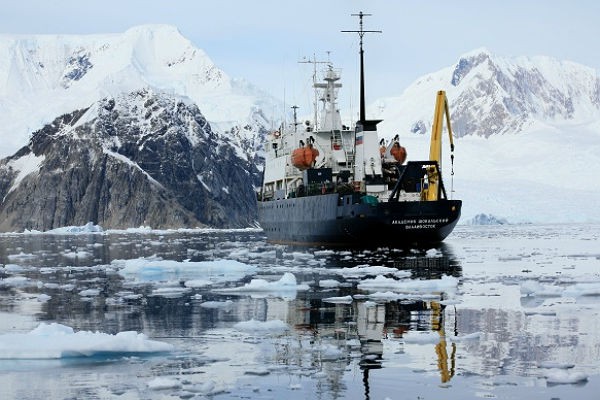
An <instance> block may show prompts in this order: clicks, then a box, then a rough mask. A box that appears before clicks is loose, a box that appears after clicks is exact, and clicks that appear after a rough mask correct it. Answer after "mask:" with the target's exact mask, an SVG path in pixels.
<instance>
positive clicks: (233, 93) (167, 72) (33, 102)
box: [0, 25, 280, 157]
mask: <svg viewBox="0 0 600 400" xmlns="http://www.w3.org/2000/svg"><path fill="white" fill-rule="evenodd" d="M142 88H152V89H154V90H156V91H162V92H165V93H168V94H174V95H178V96H186V97H189V98H190V99H192V100H193V101H194V102H195V103H196V104H197V105H198V107H199V108H200V110H201V111H202V113H203V114H204V115H205V116H206V118H207V119H208V121H209V122H210V123H211V126H212V128H213V130H214V131H215V132H216V133H223V134H226V135H227V136H229V137H230V139H231V140H234V141H236V142H237V143H238V144H239V147H240V148H241V149H246V150H250V152H252V151H254V150H255V149H256V146H257V144H258V142H260V136H261V134H262V133H263V132H262V131H263V130H264V128H265V127H268V126H270V125H271V123H270V121H268V120H267V118H266V117H265V115H264V113H263V111H262V110H265V109H267V110H269V112H270V113H272V110H274V109H277V107H280V103H279V102H278V101H277V100H275V99H273V98H271V97H270V96H268V95H266V94H265V93H264V92H262V91H261V90H259V89H257V88H255V87H253V86H252V85H251V84H250V83H248V82H245V81H240V80H235V79H231V78H230V77H228V76H227V74H226V73H225V72H223V71H221V70H220V69H219V68H217V67H216V66H215V65H214V64H213V62H212V61H211V60H210V58H209V57H208V56H207V55H206V54H205V53H204V52H203V51H202V50H201V49H199V48H197V47H196V46H194V45H193V44H192V43H191V42H190V41H189V40H187V39H186V38H184V37H183V36H182V35H181V34H180V33H179V31H178V30H177V29H176V28H175V27H172V26H168V25H144V26H138V27H134V28H131V29H129V30H128V31H126V32H124V33H122V34H103V35H0V138H1V139H2V140H1V143H2V145H1V146H0V157H5V156H7V155H10V154H12V153H13V152H14V151H16V150H17V149H19V148H21V147H22V146H23V145H24V144H25V143H27V141H28V139H29V136H30V134H31V133H32V132H34V131H36V130H38V129H41V128H42V127H43V126H44V125H45V124H47V123H50V122H51V121H53V120H54V119H55V118H56V117H57V116H59V115H62V114H64V113H69V112H72V111H73V110H78V109H82V108H87V107H89V106H90V105H91V104H92V103H94V102H96V101H98V100H100V99H102V98H105V97H111V96H112V97H114V96H118V95H119V94H120V93H128V92H131V91H135V90H139V89H142Z"/></svg>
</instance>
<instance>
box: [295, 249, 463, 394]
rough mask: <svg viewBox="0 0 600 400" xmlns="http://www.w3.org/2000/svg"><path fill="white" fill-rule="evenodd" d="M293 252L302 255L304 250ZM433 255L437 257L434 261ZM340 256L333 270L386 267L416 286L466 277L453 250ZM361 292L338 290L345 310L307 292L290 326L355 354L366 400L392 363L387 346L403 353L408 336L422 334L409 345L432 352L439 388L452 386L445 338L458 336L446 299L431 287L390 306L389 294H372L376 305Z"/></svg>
mask: <svg viewBox="0 0 600 400" xmlns="http://www.w3.org/2000/svg"><path fill="white" fill-rule="evenodd" d="M295 250H297V251H301V250H302V248H301V247H297V248H295ZM305 250H307V251H311V249H305ZM432 252H433V253H434V254H435V256H431V254H432ZM336 256H337V257H332V258H330V260H329V263H330V264H331V265H332V266H335V265H337V264H342V263H343V264H345V265H346V267H347V268H349V269H352V268H353V267H357V266H359V267H360V265H365V264H367V265H377V266H388V267H391V268H394V269H396V270H397V271H399V272H402V273H403V274H402V276H405V277H407V278H410V280H411V281H412V282H414V281H415V280H417V281H419V280H438V279H441V278H442V277H443V276H451V277H455V278H460V277H461V275H462V268H461V266H460V264H459V262H458V261H457V259H456V258H455V256H454V254H453V253H452V250H451V247H450V246H449V245H447V244H445V243H440V244H438V245H437V246H436V247H435V248H427V249H416V248H412V249H406V250H399V249H387V248H383V249H378V250H376V251H367V252H366V253H365V252H364V251H362V252H361V251H357V250H348V251H343V250H340V251H337V252H336ZM333 268H335V267H333ZM392 274H393V273H392ZM369 277H372V276H369V275H367V276H363V279H369ZM321 279H323V277H321ZM357 286H358V287H357ZM359 287H360V285H354V284H353V285H348V286H346V287H345V289H339V292H338V294H337V296H338V298H339V299H340V300H338V301H340V302H341V303H343V304H334V303H335V302H336V299H335V298H333V299H331V298H330V300H328V299H327V297H328V295H330V294H331V293H327V292H306V297H305V296H304V295H303V294H299V298H298V299H297V300H296V307H297V309H296V312H295V313H293V312H292V313H290V314H289V315H291V316H292V320H291V321H288V322H290V324H292V325H293V326H294V328H295V329H296V330H298V331H305V332H308V331H310V332H311V333H312V334H313V335H314V336H315V337H318V338H319V340H326V339H331V340H333V341H334V342H337V343H338V346H342V347H343V346H344V345H345V346H347V347H348V348H349V349H348V351H349V353H350V354H351V353H352V352H353V351H357V352H358V354H355V356H356V357H357V358H358V362H357V365H358V366H359V368H360V371H361V373H362V383H363V386H364V398H365V399H369V398H370V380H369V374H370V371H372V370H377V369H381V368H384V367H385V365H386V358H389V357H386V354H385V348H386V347H387V348H388V349H391V348H393V347H394V346H390V345H387V346H386V345H384V342H385V343H393V342H395V344H396V346H399V347H401V346H402V344H403V342H404V339H405V338H406V337H407V335H408V334H409V333H410V332H414V333H423V334H424V335H423V337H422V338H420V336H419V335H417V336H416V337H415V339H410V341H411V342H412V340H416V343H419V342H421V344H422V345H424V346H425V347H428V348H430V350H431V354H430V356H431V358H432V359H433V358H435V359H436V364H437V369H438V371H439V375H440V381H441V383H442V384H445V383H447V382H449V381H450V380H451V379H452V377H453V376H454V373H455V369H456V343H454V342H450V343H447V341H446V337H447V335H458V332H457V326H456V310H455V308H454V306H452V305H449V306H447V305H445V304H444V303H445V301H446V300H447V294H446V293H445V292H444V291H443V290H440V289H439V288H436V287H435V285H433V286H430V290H426V291H425V292H420V293H418V292H415V291H408V292H407V293H406V297H403V296H402V295H397V296H392V297H396V298H394V299H387V300H386V299H385V298H384V297H385V296H386V295H385V294H383V295H382V294H379V296H378V295H377V294H374V295H373V297H372V298H374V299H375V301H373V300H371V297H370V296H369V294H368V292H365V291H363V290H361V289H360V288H359ZM416 287H420V286H419V285H416ZM388 295H389V292H388ZM343 296H352V298H353V300H352V301H351V302H350V301H349V300H348V301H344V299H343ZM332 302H333V303H332ZM447 307H449V308H450V309H452V310H453V312H451V313H450V316H451V317H453V318H454V320H453V322H452V323H451V325H450V326H451V328H452V331H451V332H446V330H447V327H448V326H449V325H448V323H447V321H446V318H447V317H446V308H447ZM298 318H300V320H298ZM432 333H434V335H432ZM388 356H389V355H388Z"/></svg>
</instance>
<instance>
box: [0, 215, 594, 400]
mask: <svg viewBox="0 0 600 400" xmlns="http://www.w3.org/2000/svg"><path fill="white" fill-rule="evenodd" d="M599 237H600V227H598V226H597V225H578V226H504V227H459V228H457V230H456V231H455V232H454V233H453V234H452V236H451V237H450V238H449V239H448V240H447V241H446V242H445V243H444V244H443V245H440V246H438V247H436V248H424V249H417V248H413V249H388V248H382V249H372V250H364V251H359V250H344V249H323V248H306V247H289V246H280V245H271V244H268V243H266V241H265V238H264V236H263V235H262V233H261V232H259V231H236V232H231V231H227V232H220V231H191V232H145V233H102V234H76V235H51V234H33V235H22V234H5V235H2V236H0V264H2V269H0V278H1V279H2V280H1V281H0V323H1V325H0V334H5V333H26V332H29V331H31V330H32V329H34V328H35V327H36V326H38V324H39V323H40V322H47V323H52V322H56V323H60V324H63V325H67V326H70V327H72V328H73V329H75V330H76V331H80V330H84V331H91V332H103V333H110V334H116V333H118V332H123V331H137V332H142V333H144V334H145V335H147V336H148V337H150V338H152V339H154V340H158V341H164V342H168V343H170V344H173V345H174V346H175V349H176V350H175V351H174V352H172V353H168V354H159V355H154V356H148V357H144V356H140V355H135V356H132V355H131V354H123V355H116V356H115V355H112V356H111V357H108V358H107V357H92V358H86V357H76V358H61V359H55V360H31V359H4V360H0V397H1V398H2V399H13V398H14V399H40V398H46V399H75V398H77V399H84V398H85V399H88V398H98V399H105V398H106V399H110V398H114V399H154V398H156V399H179V398H181V399H189V398H196V399H200V398H215V399H228V398H259V399H280V398H290V399H295V398H302V399H307V398H310V399H312V398H314V399H388V398H389V399H438V398H447V399H468V398H482V397H483V398H535V399H537V398H539V399H551V398H560V399H587V398H589V399H593V398H597V393H598V390H599V389H600V384H599V379H598V374H600V330H599V329H598V328H599V325H600V318H599V316H598V313H599V312H600V268H599V267H600V247H599V246H598V243H599V242H598V239H599ZM126 260H129V261H132V260H135V261H136V262H137V264H141V265H143V264H144V263H145V262H146V263H148V264H149V265H152V269H151V270H148V269H144V270H143V273H137V274H136V273H132V274H129V275H128V274H124V273H123V269H124V266H126V265H129V264H127V261H126ZM161 260H162V261H165V266H167V265H168V266H171V267H173V266H175V269H173V268H171V269H170V270H169V271H167V269H168V268H167V267H165V269H163V268H161V264H160V261H161ZM215 260H235V261H237V262H239V263H241V264H243V265H248V266H251V267H254V269H253V270H252V272H251V273H237V274H236V273H234V274H231V273H230V272H229V271H225V270H219V268H218V267H215V268H213V269H211V272H210V276H206V271H205V270H201V269H198V270H197V271H195V270H193V269H192V270H191V271H190V270H189V269H185V268H178V266H181V267H184V266H186V265H188V264H189V263H196V262H208V263H210V262H214V261H215ZM166 261H168V263H166ZM374 267H386V268H388V269H381V270H380V272H377V271H378V270H377V269H375V268H374ZM138 272H139V271H138ZM289 274H293V276H294V277H295V279H296V282H297V284H298V286H297V287H296V288H295V289H290V287H289V286H285V285H283V284H282V285H279V286H278V285H277V284H275V283H276V282H278V281H279V280H280V279H282V277H284V276H288V277H289ZM377 276H379V278H377ZM442 278H443V279H442ZM203 279H208V280H209V281H210V284H198V282H199V281H202V280H203ZM252 280H255V281H254V283H257V282H263V283H265V282H266V283H273V286H265V285H263V286H257V287H258V288H260V289H259V290H255V291H250V290H245V291H238V290H236V288H240V287H248V286H247V285H249V284H251V282H252ZM259 280H260V281H259ZM191 282H196V284H191ZM186 283H187V285H186ZM244 285H246V286H244ZM272 321H277V322H279V323H280V324H279V325H269V324H268V322H272ZM240 323H248V324H247V325H244V324H240ZM282 326H283V327H284V329H281V327H282ZM0 343H1V340H0ZM561 374H562V375H561ZM561 377H562V379H560V378H561ZM157 378H160V379H162V381H161V380H157ZM561 380H562V382H560V381H561Z"/></svg>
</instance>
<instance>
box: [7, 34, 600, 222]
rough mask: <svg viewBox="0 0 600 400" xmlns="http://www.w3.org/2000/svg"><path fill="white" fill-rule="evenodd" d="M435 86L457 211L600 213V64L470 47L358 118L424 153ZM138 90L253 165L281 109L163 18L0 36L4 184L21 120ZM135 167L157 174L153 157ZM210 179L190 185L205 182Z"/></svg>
mask: <svg viewBox="0 0 600 400" xmlns="http://www.w3.org/2000/svg"><path fill="white" fill-rule="evenodd" d="M367 85H368V81H367ZM438 90H445V91H446V92H447V95H448V99H449V103H450V112H451V114H452V122H453V128H454V132H455V135H456V136H457V140H456V161H455V163H454V172H455V173H456V175H455V176H454V177H453V176H452V175H451V173H450V172H451V171H450V167H451V166H450V163H449V162H448V161H449V160H447V159H445V160H444V162H443V167H444V172H445V179H446V186H447V188H448V189H454V192H455V193H454V197H456V198H461V199H463V200H464V208H463V218H462V221H463V222H468V221H470V220H473V221H474V222H476V220H474V219H473V218H475V217H476V216H477V215H480V214H486V215H487V216H489V218H488V219H490V220H491V219H496V220H502V221H504V220H506V221H507V222H509V223H514V222H574V221H600V208H598V207H595V206H594V205H595V204H598V203H600V185H598V184H597V181H598V179H597V176H596V172H595V170H596V167H597V166H598V165H600V79H599V78H598V73H597V71H595V70H594V69H592V68H588V67H585V66H582V65H578V64H575V63H572V62H566V61H558V60H554V59H550V58H547V57H519V58H503V57H498V56H495V55H493V54H492V53H490V52H489V51H488V50H486V49H478V50H475V51H473V52H470V53H468V54H465V55H463V56H461V57H459V59H458V61H457V62H456V63H455V65H452V66H450V67H448V68H445V69H443V70H441V71H438V72H435V73H432V74H429V75H426V76H424V77H422V78H420V79H418V80H417V81H416V82H415V83H414V84H413V85H411V86H410V87H408V88H407V89H406V90H405V91H404V92H403V93H402V94H401V95H400V96H398V97H393V98H384V99H380V100H377V101H376V102H374V103H373V104H371V105H370V106H369V107H368V109H367V116H368V118H372V119H375V118H377V119H383V120H384V121H383V122H382V123H380V124H379V126H378V128H379V131H380V133H381V134H382V135H383V136H385V137H387V138H391V137H392V136H394V135H396V134H399V135H400V139H401V141H402V143H403V145H405V146H406V147H407V148H408V158H409V159H413V160H416V159H425V158H426V157H427V156H428V154H429V152H428V146H429V137H428V134H429V132H430V129H431V121H432V117H433V108H434V100H435V94H436V92H437V91H438ZM140 91H141V92H147V93H152V97H153V98H155V100H153V101H154V102H155V103H160V102H166V103H169V104H171V103H173V104H178V103H179V102H180V100H177V99H181V98H187V99H190V101H189V102H188V101H187V100H181V102H183V103H184V104H188V103H195V104H196V105H197V106H198V108H199V112H201V114H202V115H203V118H206V120H207V122H208V128H209V129H210V132H212V134H214V138H213V139H211V140H210V141H209V142H207V144H209V145H211V146H212V145H213V144H214V145H215V147H211V152H210V154H211V157H212V156H213V155H216V154H220V153H219V151H220V150H219V149H223V148H227V149H229V150H228V152H233V153H235V156H236V158H237V159H239V160H238V161H239V162H241V163H242V164H244V163H246V164H244V165H246V167H243V168H246V170H245V171H246V172H247V173H249V174H251V175H252V174H255V173H256V171H253V170H252V168H254V167H253V166H256V165H257V164H260V160H258V158H257V157H258V156H257V154H260V146H261V144H262V140H263V138H264V135H265V133H266V130H267V128H268V127H270V126H271V125H273V124H272V122H271V121H269V120H268V118H267V117H266V116H265V113H264V112H263V110H269V114H273V113H274V114H275V115H280V114H282V113H280V112H278V111H273V110H281V109H282V104H281V102H279V101H278V100H275V99H272V98H271V97H269V96H268V95H266V94H265V93H263V92H262V91H261V90H259V89H257V88H255V87H253V86H252V85H251V84H250V83H248V82H245V81H241V80H234V79H231V78H230V77H228V76H227V74H226V73H225V72H224V71H221V70H220V69H218V68H217V67H216V66H215V65H214V64H213V63H212V61H211V60H210V59H209V57H208V56H207V55H206V54H205V53H204V52H203V51H202V50H201V49H199V48H197V47H195V46H194V45H193V44H192V43H190V42H189V41H188V40H187V39H185V38H184V37H183V36H182V35H181V34H180V33H179V32H178V31H177V29H176V28H174V27H171V26H166V25H147V26H139V27H135V28H132V29H130V30H128V31H126V32H125V33H122V34H110V35H83V36H65V35H0V139H1V141H0V143H1V145H0V157H6V156H11V157H10V158H9V159H8V160H7V162H6V163H5V164H3V165H4V168H5V170H6V171H5V172H6V174H5V175H4V177H3V179H4V181H2V182H0V183H1V184H2V185H4V186H5V189H6V192H4V195H3V196H10V195H12V194H13V192H15V190H16V189H15V188H16V187H17V186H19V185H17V186H15V185H16V184H17V183H24V182H25V181H24V180H20V179H24V178H25V177H33V175H34V174H32V172H34V171H38V170H39V171H42V169H43V168H42V167H43V166H42V164H36V163H35V161H36V160H38V161H39V160H40V159H39V157H38V155H37V154H38V153H36V152H35V151H33V149H32V148H31V149H30V151H29V152H27V150H22V151H19V152H18V153H15V152H17V150H19V149H21V148H22V147H23V146H27V147H30V146H31V143H30V142H29V139H30V136H31V134H32V132H38V133H39V131H42V132H44V131H54V130H60V129H62V128H60V129H59V128H58V127H53V125H52V121H55V119H56V118H57V117H58V116H61V115H65V114H66V115H75V114H77V115H79V113H81V111H80V110H88V109H90V110H91V109H95V108H97V106H95V105H94V104H98V103H97V102H99V101H108V100H106V99H120V98H121V97H122V96H130V95H131V94H132V93H140ZM101 99H105V100H101ZM117 103H118V102H117ZM166 103H165V104H166ZM90 107H91V108H90ZM144 107H145V106H144ZM138 108H139V110H142V108H141V106H140V107H138ZM125 109H127V110H129V111H128V112H127V114H128V115H137V116H136V117H135V118H130V119H129V122H131V123H132V124H134V123H139V124H140V127H138V129H140V132H142V133H143V134H144V135H148V134H149V133H150V131H148V130H146V128H144V126H145V125H144V124H145V122H144V118H141V119H140V118H138V117H139V115H138V114H136V112H137V111H136V110H133V109H131V110H130V109H129V108H127V107H125ZM88 112H89V111H88ZM86 115H87V114H86ZM163 115H164V116H165V118H166V119H165V120H164V121H162V124H168V123H172V122H173V121H171V120H170V119H169V118H170V115H171V114H169V113H167V114H163ZM86 118H87V117H86ZM98 118H100V117H98ZM60 120H62V119H59V121H60ZM99 120H102V119H101V118H100V119H99ZM46 124H50V125H46ZM120 124H121V126H125V125H127V124H125V122H123V121H121V122H120ZM67 125H68V124H67ZM128 126H129V125H128ZM72 128H73V127H71V128H69V127H67V128H66V130H60V131H61V132H62V133H61V135H59V136H62V137H65V138H67V139H68V141H69V143H72V141H71V140H72V139H74V138H70V137H69V135H67V134H66V133H67V132H79V131H77V130H74V129H72ZM131 129H134V128H133V127H131ZM77 134H78V135H80V133H77ZM142 136H143V135H142ZM35 137H37V138H39V135H38V136H36V135H34V138H35ZM53 137H54V136H53ZM147 139H150V137H148V138H147ZM154 139H157V138H153V140H154ZM144 140H146V139H144ZM27 143H29V145H27ZM135 143H137V139H136V141H135ZM218 143H227V145H226V146H225V147H223V146H221V145H219V144H218ZM127 146H133V145H132V144H130V145H127ZM127 146H126V147H127ZM75 147H77V146H75ZM100 147H102V146H100ZM133 147H135V146H133ZM133 147H127V148H126V149H125V148H119V149H120V150H115V149H112V150H111V151H112V152H113V153H115V154H117V153H118V154H121V156H124V158H122V159H120V160H121V162H122V163H124V164H126V165H131V163H132V162H133V164H136V165H138V166H139V165H141V164H139V160H137V159H135V157H134V156H135V154H133V153H131V151H130V150H131V149H133ZM117 148H118V146H117ZM31 154H34V155H35V157H34V156H31ZM188 155H189V154H188ZM65 156H66V155H65ZM446 156H447V152H446ZM23 157H30V158H31V159H27V158H23ZM119 157H120V156H118V157H113V159H111V160H112V161H113V162H115V160H118V159H119ZM19 160H21V161H19ZM215 160H216V158H215ZM73 162H75V161H73ZM236 162H237V161H236ZM242 164H236V165H238V166H240V167H241V165H242ZM19 171H20V172H19ZM142 171H143V172H144V173H145V174H148V175H149V176H150V177H152V178H153V179H155V180H156V181H158V182H160V180H159V179H158V178H156V176H154V175H153V172H152V170H151V169H149V170H147V169H142ZM190 171H196V170H193V169H191V170H190ZM155 172H156V171H155ZM188 172H189V171H187V172H185V174H188ZM224 174H225V175H224V176H227V174H228V172H224ZM186 176H187V175H186ZM190 176H192V175H190ZM205 178H206V179H205ZM208 178H209V177H203V179H202V180H200V179H199V178H198V179H197V182H196V183H197V184H200V185H203V184H206V182H208V181H207V179H208ZM254 178H255V176H254ZM451 178H454V179H451ZM219 179H221V180H219ZM219 179H217V180H216V181H215V182H220V183H222V184H223V186H222V187H221V189H219V190H222V189H223V188H227V185H226V182H225V181H224V180H223V179H224V178H222V177H221V178H219ZM248 182H252V180H248ZM253 183H254V182H253ZM208 186H210V185H208ZM209 189H210V190H213V189H215V187H212V186H210V187H209ZM194 190H196V189H195V188H194ZM207 190H208V189H207ZM29 195H31V193H29ZM75 197H76V196H75ZM6 198H8V197H5V199H6ZM15 201H16V200H15ZM20 201H21V200H18V201H16V203H14V204H13V206H14V207H16V204H22V201H21V203H19V202H20ZM215 204H216V203H215ZM213 205H214V204H213ZM246 206H247V205H246ZM246 206H244V207H246ZM184 208H185V207H184ZM188 211H189V209H188ZM186 212H187V211H186ZM218 214H219V213H218ZM182 215H183V214H182ZM219 215H220V214H219ZM165 218H167V217H166V216H165ZM186 218H187V217H186ZM194 218H196V219H198V221H200V223H203V224H210V221H208V220H202V218H200V217H198V216H195V217H194ZM190 221H191V220H190ZM223 221H225V220H223ZM223 221H221V222H220V223H223ZM240 221H241V220H236V221H235V222H231V223H230V222H227V223H224V224H225V225H227V224H229V225H230V226H232V225H236V224H237V225H239V224H240V223H241V222H240ZM63 222H64V221H63ZM86 222H88V221H84V220H81V222H80V223H86ZM129 222H131V223H132V224H134V222H132V221H129ZM60 223H62V222H56V221H55V222H53V223H52V224H51V225H52V226H57V225H56V224H60ZM78 223H79V222H78ZM167 225H168V224H166V223H165V224H164V226H167Z"/></svg>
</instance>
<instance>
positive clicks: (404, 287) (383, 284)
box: [358, 275, 458, 293]
mask: <svg viewBox="0 0 600 400" xmlns="http://www.w3.org/2000/svg"><path fill="white" fill-rule="evenodd" d="M457 285H458V279H457V278H455V277H453V276H448V275H444V276H442V278H441V279H426V280H412V279H405V280H396V279H393V278H386V277H384V276H377V277H375V278H373V279H365V280H363V281H362V282H360V283H359V284H358V288H359V289H362V290H381V289H387V290H392V291H395V292H403V293H406V292H408V293H415V292H417V293H422V292H438V291H440V292H442V291H446V290H449V289H456V286H457Z"/></svg>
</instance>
